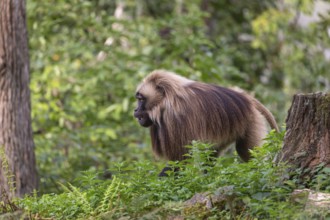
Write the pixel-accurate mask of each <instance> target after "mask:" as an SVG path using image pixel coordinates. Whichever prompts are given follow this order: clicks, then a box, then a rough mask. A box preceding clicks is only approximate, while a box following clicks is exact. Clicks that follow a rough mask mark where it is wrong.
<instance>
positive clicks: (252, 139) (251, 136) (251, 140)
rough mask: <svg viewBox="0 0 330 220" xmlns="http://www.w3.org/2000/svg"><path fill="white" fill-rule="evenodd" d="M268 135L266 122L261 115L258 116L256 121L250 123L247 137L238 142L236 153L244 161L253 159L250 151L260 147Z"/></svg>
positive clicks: (246, 133)
mask: <svg viewBox="0 0 330 220" xmlns="http://www.w3.org/2000/svg"><path fill="white" fill-rule="evenodd" d="M266 134H267V129H266V124H265V121H264V120H263V118H261V115H257V116H256V119H255V121H254V122H253V123H250V126H249V128H248V129H247V130H246V132H245V135H244V136H243V137H241V138H239V139H237V140H236V151H237V153H238V155H239V156H240V157H241V158H242V160H243V161H245V162H247V161H248V160H249V159H250V158H251V153H250V152H249V151H250V150H251V149H253V148H254V147H255V146H260V145H261V144H262V140H263V138H264V137H265V136H266Z"/></svg>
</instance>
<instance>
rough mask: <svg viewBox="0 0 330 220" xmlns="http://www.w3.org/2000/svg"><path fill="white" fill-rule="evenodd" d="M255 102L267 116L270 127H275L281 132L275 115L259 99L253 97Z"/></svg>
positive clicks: (259, 109) (258, 108)
mask: <svg viewBox="0 0 330 220" xmlns="http://www.w3.org/2000/svg"><path fill="white" fill-rule="evenodd" d="M253 102H254V104H255V106H256V109H257V110H258V111H259V112H260V113H261V114H262V115H263V116H264V117H265V118H266V120H267V121H268V123H269V125H270V127H271V128H272V129H275V130H276V131H277V132H279V129H278V126H277V123H276V121H275V118H274V116H273V114H272V113H271V112H270V111H269V110H268V109H267V108H266V107H265V106H264V105H263V104H261V103H260V102H259V101H258V100H256V99H253Z"/></svg>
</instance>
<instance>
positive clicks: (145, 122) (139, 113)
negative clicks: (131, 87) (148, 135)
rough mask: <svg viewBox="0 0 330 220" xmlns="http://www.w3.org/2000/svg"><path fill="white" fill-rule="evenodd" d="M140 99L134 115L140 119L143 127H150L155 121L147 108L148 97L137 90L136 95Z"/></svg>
mask: <svg viewBox="0 0 330 220" xmlns="http://www.w3.org/2000/svg"><path fill="white" fill-rule="evenodd" d="M135 97H136V99H137V100H138V104H137V108H136V109H135V110H134V117H135V118H136V119H137V120H138V122H139V124H140V125H141V126H143V127H150V126H151V125H152V124H153V122H152V120H151V119H150V117H149V114H148V112H147V109H146V105H147V101H148V100H147V99H146V97H144V96H143V95H142V94H141V93H139V92H137V93H136V95H135Z"/></svg>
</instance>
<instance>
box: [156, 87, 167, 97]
mask: <svg viewBox="0 0 330 220" xmlns="http://www.w3.org/2000/svg"><path fill="white" fill-rule="evenodd" d="M156 90H157V91H158V92H159V93H160V94H162V95H164V96H165V89H164V87H163V86H161V85H157V86H156Z"/></svg>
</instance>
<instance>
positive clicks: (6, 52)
mask: <svg viewBox="0 0 330 220" xmlns="http://www.w3.org/2000/svg"><path fill="white" fill-rule="evenodd" d="M28 52H29V51H28V37H27V27H26V9H25V0H1V1H0V201H5V200H6V199H10V198H12V197H20V196H22V195H24V194H26V193H30V192H32V191H33V189H35V188H36V187H37V183H38V181H37V172H36V167H35V155H34V142H33V137H32V128H31V104H30V90H29V81H30V78H29V53H28Z"/></svg>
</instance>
